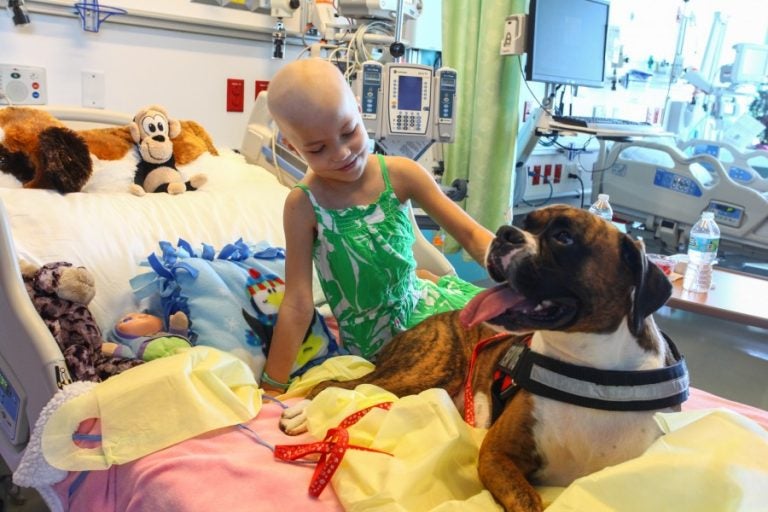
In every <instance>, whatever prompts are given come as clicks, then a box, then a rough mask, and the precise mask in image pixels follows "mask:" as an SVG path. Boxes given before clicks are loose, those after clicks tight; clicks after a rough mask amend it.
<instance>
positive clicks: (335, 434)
mask: <svg viewBox="0 0 768 512" xmlns="http://www.w3.org/2000/svg"><path fill="white" fill-rule="evenodd" d="M374 407H378V408H380V409H385V410H389V409H390V408H391V407H392V402H382V403H380V404H376V405H372V406H370V407H367V408H365V409H361V410H359V411H357V412H356V413H354V414H350V415H349V416H347V417H346V418H344V420H342V422H341V423H340V424H339V426H338V427H336V428H330V429H328V432H326V434H325V439H323V440H322V441H318V442H315V443H308V444H295V445H278V446H275V458H276V459H279V460H283V461H293V460H296V459H301V458H303V457H306V456H307V455H309V454H312V453H319V454H320V460H318V461H317V466H316V467H315V472H314V474H313V475H312V480H311V481H310V483H309V494H310V496H312V497H313V498H317V497H318V496H320V493H321V492H323V489H325V487H326V486H327V485H328V484H329V483H330V482H331V477H333V474H334V473H335V472H336V470H337V469H338V467H339V465H340V464H341V459H343V458H344V453H345V452H346V451H347V449H348V448H351V449H353V450H361V451H365V452H376V453H383V454H384V455H389V456H390V457H391V456H392V454H391V453H387V452H384V451H381V450H376V449H374V448H366V447H365V446H357V445H354V444H349V432H348V431H347V429H348V428H349V427H351V426H352V425H354V424H355V423H357V422H358V421H359V420H360V418H362V417H363V416H365V415H366V414H368V412H369V411H370V410H371V409H373V408H374Z"/></svg>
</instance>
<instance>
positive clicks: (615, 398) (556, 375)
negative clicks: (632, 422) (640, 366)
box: [491, 334, 688, 421]
mask: <svg viewBox="0 0 768 512" xmlns="http://www.w3.org/2000/svg"><path fill="white" fill-rule="evenodd" d="M663 336H664V339H665V340H666V341H667V345H668V346H669V348H670V350H671V351H672V355H673V356H674V358H675V363H674V364H673V365H671V366H667V367H665V368H658V369H654V370H634V371H631V370H599V369H596V368H590V367H587V366H579V365H575V364H570V363H565V362H563V361H558V360H557V359H553V358H551V357H547V356H545V355H542V354H539V353H537V352H533V351H532V350H531V349H530V348H528V346H527V345H526V344H525V343H524V342H523V343H519V344H514V345H512V347H510V348H509V350H508V351H507V353H506V354H505V355H504V357H502V358H501V360H500V361H499V363H498V365H497V369H496V372H495V374H494V382H493V386H492V388H491V395H492V400H493V420H494V421H495V420H496V419H497V418H498V417H499V415H500V414H501V411H502V410H503V408H504V404H505V403H506V402H507V400H509V399H510V398H512V396H514V394H515V393H516V392H517V391H518V390H519V389H525V390H526V391H528V392H530V393H533V394H534V395H539V396H543V397H547V398H551V399H553V400H557V401H560V402H565V403H569V404H574V405H579V406H582V407H590V408H592V409H603V410H607V411H652V410H655V409H664V408H666V407H671V406H674V405H679V404H681V403H683V402H685V400H686V399H687V398H688V368H687V367H686V365H685V358H684V357H682V356H681V355H680V352H678V350H677V347H676V346H675V345H674V343H672V340H670V339H669V337H667V335H666V334H664V335H663Z"/></svg>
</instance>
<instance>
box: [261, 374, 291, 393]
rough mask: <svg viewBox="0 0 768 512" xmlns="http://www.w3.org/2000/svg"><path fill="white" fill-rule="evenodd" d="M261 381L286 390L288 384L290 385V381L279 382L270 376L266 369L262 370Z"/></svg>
mask: <svg viewBox="0 0 768 512" xmlns="http://www.w3.org/2000/svg"><path fill="white" fill-rule="evenodd" d="M261 382H264V383H266V384H269V385H270V386H272V387H273V388H277V389H279V390H280V391H285V390H287V389H288V386H289V385H290V382H278V381H276V380H275V379H273V378H272V377H270V376H269V374H268V373H267V372H266V371H263V372H261Z"/></svg>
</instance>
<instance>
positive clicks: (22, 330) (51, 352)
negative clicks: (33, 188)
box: [0, 201, 70, 471]
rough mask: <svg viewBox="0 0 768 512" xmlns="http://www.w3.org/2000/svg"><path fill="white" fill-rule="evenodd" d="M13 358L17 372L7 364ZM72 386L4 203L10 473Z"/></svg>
mask: <svg viewBox="0 0 768 512" xmlns="http://www.w3.org/2000/svg"><path fill="white" fill-rule="evenodd" d="M10 354H13V360H14V365H13V366H11V365H10V364H9V363H8V360H7V357H8V355H10ZM69 380H70V376H69V373H68V371H67V367H66V364H65V362H64V357H63V356H62V354H61V351H60V350H59V347H58V345H57V344H56V341H55V340H54V338H53V336H52V335H51V333H50V331H49V330H48V328H47V327H46V325H45V323H43V321H42V319H41V318H40V316H39V315H38V314H37V311H36V310H35V307H34V305H33V304H32V301H31V300H30V298H29V295H28V294H27V290H26V288H25V287H24V282H23V280H22V278H21V272H20V270H19V264H18V261H17V257H16V250H15V248H14V245H13V237H12V236H11V231H10V225H9V223H8V213H7V211H6V209H5V206H4V205H3V203H2V201H0V455H2V457H3V459H4V460H5V462H6V464H7V465H8V467H9V468H10V469H11V470H12V471H13V470H15V469H16V467H17V466H18V464H19V461H20V460H21V455H22V452H23V450H24V448H25V447H26V443H27V440H28V438H29V429H30V424H34V422H35V420H36V419H37V417H38V415H39V414H40V411H42V409H43V407H45V405H46V404H47V403H48V402H49V401H50V399H51V397H52V396H53V394H54V393H55V392H56V391H57V390H58V389H59V387H60V386H61V385H63V384H64V383H66V382H69Z"/></svg>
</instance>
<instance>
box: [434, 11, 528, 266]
mask: <svg viewBox="0 0 768 512" xmlns="http://www.w3.org/2000/svg"><path fill="white" fill-rule="evenodd" d="M433 1H434V0H433ZM526 4H527V0H443V53H442V57H443V65H445V66H450V67H452V68H454V69H456V70H457V72H458V90H457V96H458V97H457V103H458V105H457V113H456V120H457V126H456V138H455V142H453V143H451V144H446V145H445V173H444V176H443V183H445V184H450V183H452V182H453V181H454V180H455V179H457V178H461V179H466V180H468V182H469V195H468V196H467V198H466V199H465V200H464V203H463V204H462V206H463V207H464V209H465V210H466V211H467V212H468V213H469V214H470V215H471V216H472V217H473V218H475V219H476V220H477V221H478V222H480V223H481V224H482V225H484V226H485V227H487V228H488V229H490V230H491V231H493V232H495V231H496V229H497V228H498V227H499V226H500V225H502V224H504V223H505V222H507V219H506V214H507V211H508V210H509V208H510V207H511V197H512V186H513V184H514V183H513V180H514V162H515V141H516V139H517V129H518V119H519V113H518V110H519V106H518V103H519V97H520V80H521V78H520V64H519V59H520V57H519V56H502V55H500V53H499V52H500V48H501V41H502V37H503V34H504V25H505V19H506V17H507V16H509V15H510V14H520V13H525V12H526ZM458 249H460V247H459V246H458V244H457V243H456V242H455V241H454V240H452V239H450V240H446V247H445V250H446V251H447V252H455V251H456V250H458Z"/></svg>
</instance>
